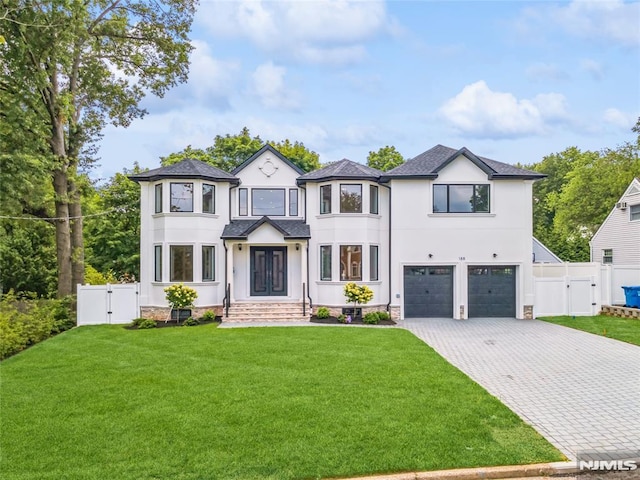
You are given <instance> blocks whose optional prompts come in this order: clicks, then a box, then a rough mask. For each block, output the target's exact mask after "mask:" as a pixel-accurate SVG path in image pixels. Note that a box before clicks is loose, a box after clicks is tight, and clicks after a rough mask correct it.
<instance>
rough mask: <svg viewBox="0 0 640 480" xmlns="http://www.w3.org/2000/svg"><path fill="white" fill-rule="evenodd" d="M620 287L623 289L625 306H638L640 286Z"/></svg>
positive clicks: (639, 302)
mask: <svg viewBox="0 0 640 480" xmlns="http://www.w3.org/2000/svg"><path fill="white" fill-rule="evenodd" d="M622 289H623V290H624V297H625V306H627V307H632V308H640V286H639V287H622Z"/></svg>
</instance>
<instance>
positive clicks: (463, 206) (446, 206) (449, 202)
mask: <svg viewBox="0 0 640 480" xmlns="http://www.w3.org/2000/svg"><path fill="white" fill-rule="evenodd" d="M489 200H490V198H489V185H487V184H478V185H434V186H433V213H489V211H490V208H489V207H490V205H489Z"/></svg>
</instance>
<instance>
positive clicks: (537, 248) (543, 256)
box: [533, 237, 562, 263]
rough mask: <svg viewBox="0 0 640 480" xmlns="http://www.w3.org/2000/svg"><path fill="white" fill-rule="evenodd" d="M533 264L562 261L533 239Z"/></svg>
mask: <svg viewBox="0 0 640 480" xmlns="http://www.w3.org/2000/svg"><path fill="white" fill-rule="evenodd" d="M533 263H562V260H561V259H560V258H559V257H558V256H557V255H556V254H555V253H553V252H552V251H551V250H549V249H548V248H547V246H546V245H545V244H544V243H542V242H541V241H540V240H538V239H537V238H536V237H533Z"/></svg>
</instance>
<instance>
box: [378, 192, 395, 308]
mask: <svg viewBox="0 0 640 480" xmlns="http://www.w3.org/2000/svg"><path fill="white" fill-rule="evenodd" d="M380 185H381V186H383V187H386V188H388V189H389V266H388V270H389V283H388V284H389V303H387V312H389V314H391V292H392V289H391V184H390V183H389V185H382V184H380Z"/></svg>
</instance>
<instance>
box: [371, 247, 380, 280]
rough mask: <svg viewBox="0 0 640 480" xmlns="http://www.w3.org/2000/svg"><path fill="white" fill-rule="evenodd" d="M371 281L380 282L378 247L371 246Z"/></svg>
mask: <svg viewBox="0 0 640 480" xmlns="http://www.w3.org/2000/svg"><path fill="white" fill-rule="evenodd" d="M369 279H370V280H372V281H373V280H378V279H379V277H378V245H369Z"/></svg>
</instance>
